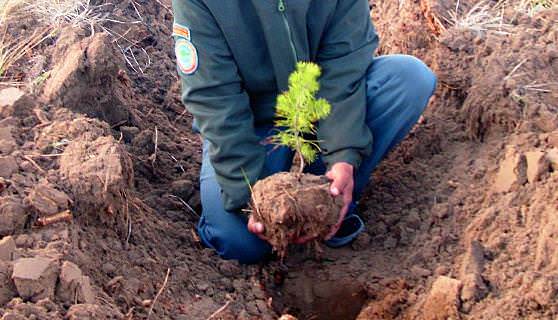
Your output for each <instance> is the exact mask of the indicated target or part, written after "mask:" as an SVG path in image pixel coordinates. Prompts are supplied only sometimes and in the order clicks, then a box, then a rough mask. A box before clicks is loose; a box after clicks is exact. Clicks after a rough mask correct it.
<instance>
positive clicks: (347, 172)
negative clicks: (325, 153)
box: [325, 162, 355, 240]
mask: <svg viewBox="0 0 558 320" xmlns="http://www.w3.org/2000/svg"><path fill="white" fill-rule="evenodd" d="M326 177H327V178H328V179H330V180H331V186H330V189H329V191H330V193H331V195H332V196H334V197H337V196H343V208H341V212H340V213H339V220H338V221H337V223H336V224H335V225H334V226H333V227H332V228H331V233H330V234H329V235H328V236H327V237H326V238H325V240H329V239H331V238H332V237H333V236H335V234H336V233H337V231H338V230H339V228H340V227H341V224H342V223H343V220H344V219H345V216H346V215H347V212H348V211H349V206H350V205H351V202H352V201H353V190H354V187H355V181H354V167H353V166H352V165H351V164H349V163H346V162H338V163H336V164H334V165H333V166H332V167H331V170H329V171H328V172H327V173H326Z"/></svg>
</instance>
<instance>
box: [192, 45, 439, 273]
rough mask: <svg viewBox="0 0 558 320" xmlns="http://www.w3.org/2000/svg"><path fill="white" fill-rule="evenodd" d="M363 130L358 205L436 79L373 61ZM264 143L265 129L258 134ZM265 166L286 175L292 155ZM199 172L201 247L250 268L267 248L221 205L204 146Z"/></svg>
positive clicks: (272, 156)
mask: <svg viewBox="0 0 558 320" xmlns="http://www.w3.org/2000/svg"><path fill="white" fill-rule="evenodd" d="M366 85H367V114H366V124H367V125H368V127H369V128H370V130H371V131H372V134H373V137H374V142H373V144H374V146H373V149H372V150H373V151H372V154H371V155H370V156H369V157H366V158H365V159H363V161H362V164H361V166H360V167H359V168H358V171H357V173H356V176H355V191H354V197H353V199H355V200H358V199H359V198H360V196H361V194H362V192H363V190H364V188H365V187H366V185H367V184H368V182H369V180H370V176H371V174H372V171H373V170H374V168H376V166H377V165H378V163H379V162H380V161H381V160H382V159H383V158H384V157H385V156H386V154H387V153H388V152H389V151H390V150H391V149H392V148H393V147H394V146H396V145H397V144H398V143H399V142H401V140H403V138H405V136H406V135H407V134H408V132H409V131H410V130H411V128H412V127H413V126H414V125H415V123H416V122H417V121H418V119H419V117H420V115H421V114H422V112H423V111H424V108H425V107H426V105H427V103H428V100H429V99H430V97H431V96H432V94H433V93H434V89H435V87H436V77H435V75H434V74H433V73H432V71H431V70H430V69H429V68H428V67H427V66H426V65H425V64H424V63H423V62H421V61H420V60H418V59H416V58H414V57H411V56H405V55H391V56H382V57H378V58H374V60H373V62H372V64H371V66H370V68H369V69H368V70H367V78H366ZM256 131H257V133H258V134H259V135H260V136H261V137H262V138H264V137H266V136H267V135H269V134H270V132H269V128H257V129H256ZM269 148H270V149H269V152H268V153H267V159H266V166H267V168H268V169H270V170H271V172H281V171H288V170H289V169H290V166H291V163H292V158H293V152H292V151H291V150H289V149H287V148H283V147H281V148H276V149H274V150H273V151H272V150H271V148H273V146H269ZM203 149H204V150H203V163H202V169H201V176H200V181H201V186H200V189H201V201H202V207H203V213H202V217H201V219H200V221H199V224H198V233H199V235H200V238H201V239H202V241H203V242H204V244H205V245H206V246H208V247H210V248H213V249H215V250H216V251H217V253H218V254H219V255H220V256H221V257H223V258H224V259H235V260H238V261H240V262H241V263H246V264H251V263H257V262H259V261H261V260H263V259H264V258H265V257H266V256H267V255H268V254H269V253H270V252H271V247H270V246H269V244H268V243H267V242H265V241H262V240H260V239H259V238H258V237H256V236H255V235H253V234H252V233H250V232H249V231H248V229H247V228H246V224H247V221H246V218H245V217H244V216H243V215H239V214H238V213H236V212H227V211H225V209H224V208H223V203H222V201H221V189H220V187H219V184H218V183H217V180H216V179H215V171H214V169H213V167H212V165H211V162H210V161H209V156H208V154H207V145H206V143H204V148H203ZM306 171H307V172H309V173H314V174H318V175H319V174H324V173H325V171H326V168H325V166H324V164H323V162H322V161H320V160H318V161H316V162H315V163H313V164H312V165H310V166H308V167H307V168H306Z"/></svg>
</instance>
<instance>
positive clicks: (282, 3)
mask: <svg viewBox="0 0 558 320" xmlns="http://www.w3.org/2000/svg"><path fill="white" fill-rule="evenodd" d="M277 9H278V10H279V12H280V13H281V17H282V18H283V24H284V25H285V29H287V35H288V38H289V44H290V45H291V51H292V54H293V57H294V61H295V63H296V62H298V56H297V54H296V47H295V45H294V42H293V35H292V31H291V26H290V25H289V20H288V19H287V16H286V15H285V9H287V6H286V5H285V0H278V3H277Z"/></svg>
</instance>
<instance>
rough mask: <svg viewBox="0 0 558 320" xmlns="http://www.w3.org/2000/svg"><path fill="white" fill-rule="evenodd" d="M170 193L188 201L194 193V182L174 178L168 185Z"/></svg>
mask: <svg viewBox="0 0 558 320" xmlns="http://www.w3.org/2000/svg"><path fill="white" fill-rule="evenodd" d="M170 193H171V194H173V195H175V196H177V197H179V198H181V199H182V200H184V201H188V200H189V199H190V197H191V196H192V193H194V183H193V182H192V181H190V180H176V181H173V183H172V184H171V187H170Z"/></svg>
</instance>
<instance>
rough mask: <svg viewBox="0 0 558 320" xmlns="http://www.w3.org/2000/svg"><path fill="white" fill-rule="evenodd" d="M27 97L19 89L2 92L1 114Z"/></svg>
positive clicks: (0, 94) (0, 95) (0, 92)
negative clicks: (6, 108)
mask: <svg viewBox="0 0 558 320" xmlns="http://www.w3.org/2000/svg"><path fill="white" fill-rule="evenodd" d="M24 95H25V92H24V91H23V90H20V89H18V88H6V89H3V90H1V91H0V97H2V100H0V112H1V111H3V109H4V108H5V107H8V106H11V105H13V104H14V103H16V102H17V100H19V99H21V97H23V96H24Z"/></svg>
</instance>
